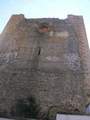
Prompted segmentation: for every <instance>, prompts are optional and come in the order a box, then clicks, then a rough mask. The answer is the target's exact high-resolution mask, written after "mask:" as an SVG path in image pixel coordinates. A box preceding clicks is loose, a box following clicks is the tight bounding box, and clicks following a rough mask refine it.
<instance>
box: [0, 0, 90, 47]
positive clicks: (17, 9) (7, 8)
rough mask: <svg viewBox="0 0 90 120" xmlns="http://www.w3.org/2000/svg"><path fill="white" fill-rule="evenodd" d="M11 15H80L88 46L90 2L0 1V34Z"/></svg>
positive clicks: (70, 0)
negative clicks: (84, 27)
mask: <svg viewBox="0 0 90 120" xmlns="http://www.w3.org/2000/svg"><path fill="white" fill-rule="evenodd" d="M12 14H24V15H25V17H26V18H32V17H33V18H42V17H57V18H60V19H63V18H66V17H67V15H68V14H74V15H82V16H83V17H84V22H85V26H86V31H87V37H88V40H89V45H90V33H89V32H90V0H0V32H2V30H3V28H4V27H5V25H6V23H7V22H8V20H9V18H10V16H11V15H12Z"/></svg>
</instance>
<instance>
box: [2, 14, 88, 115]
mask: <svg viewBox="0 0 90 120" xmlns="http://www.w3.org/2000/svg"><path fill="white" fill-rule="evenodd" d="M88 61H89V47H88V42H87V38H86V33H85V28H84V23H83V17H82V16H74V15H69V16H68V18H67V19H64V20H60V19H57V18H40V19H26V18H24V15H13V16H12V17H11V18H10V20H9V22H8V23H7V25H6V27H5V29H4V30H3V32H2V34H1V36H0V108H2V109H8V110H10V108H11V107H12V105H13V104H14V103H15V101H16V100H17V99H18V98H25V97H27V96H30V95H33V96H35V98H36V99H37V102H38V103H39V104H40V106H41V108H42V111H48V110H51V111H53V110H55V111H58V112H76V111H79V112H80V113H82V112H83V111H84V109H85V106H86V105H87V104H88V103H89V102H90V98H89V97H90V95H89V91H90V90H89V85H88V83H90V82H89V75H88V73H89V67H88V66H89V64H88V63H89V62H88ZM56 109H57V110H56Z"/></svg>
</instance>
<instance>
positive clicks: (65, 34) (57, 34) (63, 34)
mask: <svg viewBox="0 0 90 120" xmlns="http://www.w3.org/2000/svg"><path fill="white" fill-rule="evenodd" d="M49 36H50V37H61V38H67V37H68V36H69V33H68V32H67V31H64V32H54V31H50V33H49Z"/></svg>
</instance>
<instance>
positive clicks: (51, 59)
mask: <svg viewBox="0 0 90 120" xmlns="http://www.w3.org/2000/svg"><path fill="white" fill-rule="evenodd" d="M46 59H47V60H48V61H53V62H57V61H59V57H56V56H47V57H46Z"/></svg>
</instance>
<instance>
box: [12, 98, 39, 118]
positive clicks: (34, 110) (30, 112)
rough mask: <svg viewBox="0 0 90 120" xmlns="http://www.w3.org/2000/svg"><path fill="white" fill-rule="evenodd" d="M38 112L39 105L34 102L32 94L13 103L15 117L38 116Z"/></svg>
mask: <svg viewBox="0 0 90 120" xmlns="http://www.w3.org/2000/svg"><path fill="white" fill-rule="evenodd" d="M39 112H40V107H39V105H38V104H37V103H36V100H35V98H34V97H32V96H31V97H28V98H26V99H19V100H17V102H16V105H15V115H16V117H23V118H38V114H39ZM13 114H14V113H13Z"/></svg>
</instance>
